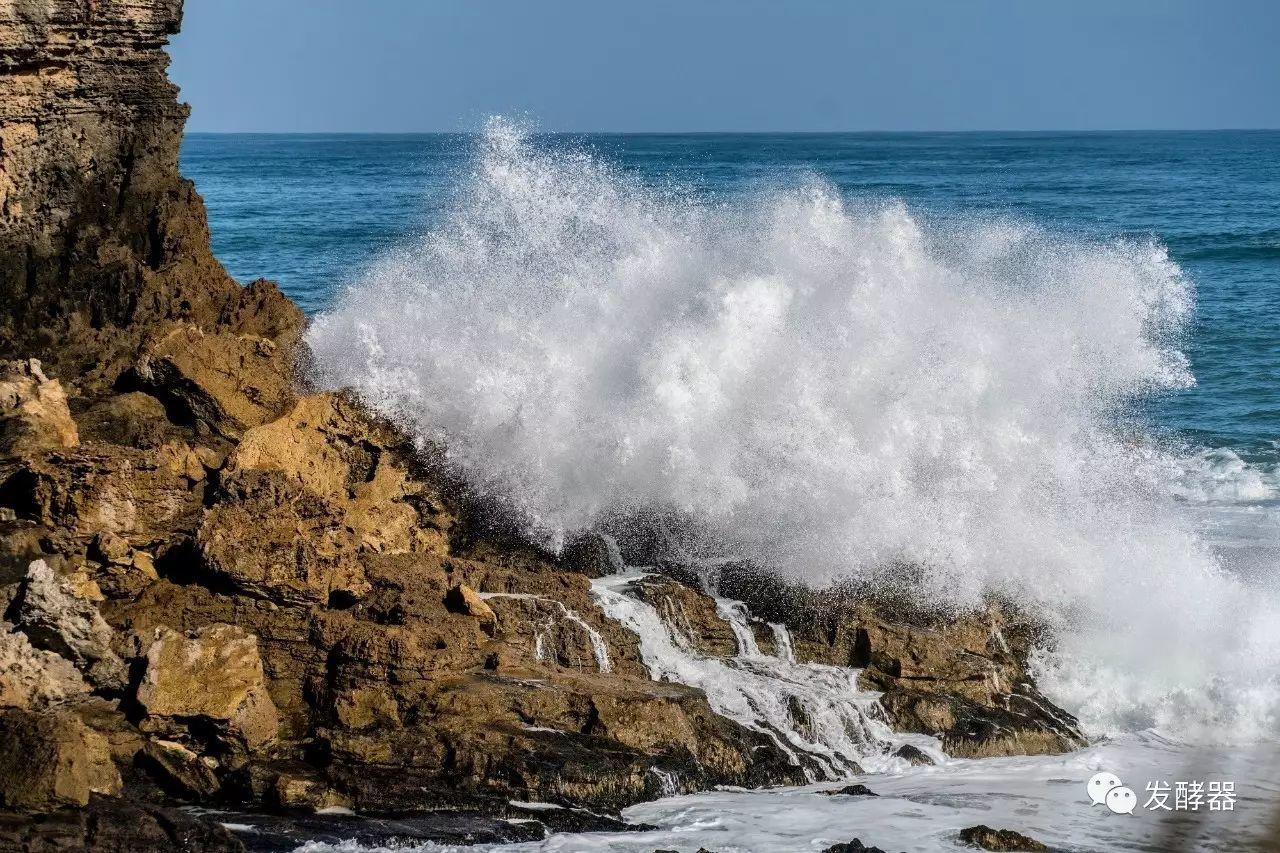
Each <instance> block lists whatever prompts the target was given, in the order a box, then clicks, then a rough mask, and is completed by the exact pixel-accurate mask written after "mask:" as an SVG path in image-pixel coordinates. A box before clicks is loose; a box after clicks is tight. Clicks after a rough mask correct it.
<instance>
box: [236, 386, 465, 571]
mask: <svg viewBox="0 0 1280 853" xmlns="http://www.w3.org/2000/svg"><path fill="white" fill-rule="evenodd" d="M413 454H414V450H413V448H412V447H411V446H410V445H409V444H407V442H406V440H405V438H404V437H403V435H401V434H400V433H398V432H396V431H395V430H394V429H392V428H391V427H390V426H389V425H388V424H385V423H383V422H381V421H378V420H376V419H374V418H372V417H371V416H370V415H369V414H368V412H367V410H365V408H364V407H363V406H361V405H360V404H359V403H357V402H355V401H354V400H353V399H351V398H350V397H349V396H348V395H346V394H336V393H329V394H316V395H312V396H308V397H303V398H302V399H300V400H298V402H297V404H296V405H295V406H294V407H293V408H292V409H291V410H290V411H289V412H287V413H286V414H285V415H284V416H283V417H281V418H279V419H278V420H276V421H273V422H272V423H269V424H266V425H264V426H262V427H259V428H258V429H255V430H251V431H250V432H249V433H247V434H246V435H245V436H244V439H243V440H242V441H241V442H240V444H239V446H238V447H237V448H236V450H235V452H234V453H232V454H231V456H230V457H229V458H228V459H227V466H226V470H225V471H224V476H225V477H227V478H234V477H236V476H237V475H238V474H243V473H247V472H253V471H271V472H281V473H282V474H283V475H284V476H285V478H286V479H287V480H288V481H289V482H290V483H291V484H294V485H297V486H300V487H301V488H302V489H303V490H305V491H306V492H307V493H310V494H314V495H317V496H319V497H321V498H323V499H325V500H326V501H330V502H332V503H333V504H335V505H337V506H338V507H339V508H340V510H341V517H342V522H343V524H345V525H346V526H348V527H350V528H351V529H352V531H354V533H355V535H356V536H357V538H358V542H359V544H360V546H361V547H363V548H367V549H369V550H372V551H376V552H378V553H388V554H395V553H405V552H409V551H425V552H432V553H445V552H446V550H447V547H448V534H449V531H450V530H451V529H452V527H453V526H454V524H455V523H456V518H455V512H454V511H453V510H451V508H450V507H449V506H448V505H447V504H446V502H445V501H444V499H443V497H442V496H441V494H440V493H439V490H438V489H436V488H434V487H433V486H432V485H431V483H430V482H428V481H426V480H424V479H420V478H419V479H414V478H412V477H411V476H410V471H409V469H410V466H411V465H412V464H413V462H412V459H413Z"/></svg>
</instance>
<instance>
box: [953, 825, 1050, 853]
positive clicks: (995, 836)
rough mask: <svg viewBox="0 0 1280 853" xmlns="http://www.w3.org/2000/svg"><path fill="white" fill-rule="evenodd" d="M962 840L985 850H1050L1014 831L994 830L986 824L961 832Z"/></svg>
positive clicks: (1035, 852) (1036, 852)
mask: <svg viewBox="0 0 1280 853" xmlns="http://www.w3.org/2000/svg"><path fill="white" fill-rule="evenodd" d="M960 840H961V841H962V842H964V843H965V844H972V845H973V846H975V847H981V848H982V849H983V850H995V851H1031V853H1042V851H1047V850H1048V849H1049V848H1048V847H1046V846H1044V845H1043V844H1041V843H1040V842H1039V841H1036V840H1035V839H1034V838H1030V837H1028V836H1026V835H1023V834H1022V833H1021V832H1015V831H1013V830H1012V829H992V828H991V827H989V826H987V825H985V824H979V825H977V826H971V827H968V828H967V829H962V830H960Z"/></svg>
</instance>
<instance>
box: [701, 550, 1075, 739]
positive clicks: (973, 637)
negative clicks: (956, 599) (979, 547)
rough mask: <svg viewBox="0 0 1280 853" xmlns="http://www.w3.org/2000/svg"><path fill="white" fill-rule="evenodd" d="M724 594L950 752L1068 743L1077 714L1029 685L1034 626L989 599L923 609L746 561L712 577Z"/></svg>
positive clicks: (897, 722)
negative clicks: (818, 584) (799, 579)
mask: <svg viewBox="0 0 1280 853" xmlns="http://www.w3.org/2000/svg"><path fill="white" fill-rule="evenodd" d="M717 580H718V582H719V584H720V588H721V590H722V591H723V592H724V594H726V595H729V596H731V597H733V598H737V599H741V600H743V601H745V602H747V604H748V605H750V606H751V608H752V610H753V611H755V612H756V613H758V614H760V615H761V616H763V617H764V618H766V619H770V620H776V621H779V622H785V623H786V624H787V626H788V627H789V628H790V631H791V635H792V640H793V646H794V654H795V656H796V659H797V660H798V661H801V662H813V663H823V664H829V665H833V666H851V667H856V668H858V669H861V670H862V676H861V679H860V683H861V684H862V685H863V686H865V687H867V688H869V689H873V690H880V691H883V696H882V697H881V699H880V704H881V705H882V706H883V707H884V709H885V711H886V712H887V714H888V716H889V719H890V721H891V722H892V723H893V725H894V727H895V728H897V729H899V730H901V731H908V732H918V733H920V734H928V735H934V736H936V737H938V739H939V740H940V741H941V742H942V746H943V749H944V750H945V751H946V752H947V753H948V754H950V755H953V756H956V757H965V758H985V757H993V756H1003V755H1038V754H1054V753H1060V752H1068V751H1070V750H1072V749H1077V748H1079V747H1081V746H1083V745H1084V744H1085V739H1084V736H1083V735H1082V734H1081V733H1080V730H1079V727H1078V724H1077V721H1076V720H1075V718H1074V717H1072V716H1071V715H1070V714H1069V713H1067V712H1066V711H1063V710H1062V709H1060V708H1058V707H1056V706H1055V705H1054V704H1053V703H1052V702H1050V701H1049V700H1048V699H1046V698H1045V697H1044V696H1042V695H1041V694H1040V692H1039V691H1038V690H1037V689H1036V688H1035V685H1034V682H1033V680H1032V678H1031V676H1030V675H1029V673H1028V671H1027V660H1028V656H1029V654H1030V649H1031V645H1032V643H1033V641H1034V639H1035V632H1036V628H1035V626H1034V624H1033V623H1032V622H1030V621H1029V620H1026V619H1023V618H1021V617H1019V615H1018V614H1017V613H1016V611H1014V610H1012V609H1011V608H1008V607H1002V606H1001V605H999V604H996V603H992V604H991V605H990V606H989V607H988V608H987V610H985V611H982V612H977V613H972V612H971V613H961V614H929V613H922V612H919V611H916V610H912V609H911V608H910V607H909V606H908V605H905V604H903V603H902V602H893V603H885V602H875V601H873V600H870V599H867V598H863V597H859V596H857V595H852V594H849V593H846V592H842V591H840V590H831V591H827V592H815V591H813V590H808V589H805V588H803V587H800V586H798V585H796V584H794V583H790V582H787V581H783V580H780V579H778V578H775V577H770V576H769V575H767V574H766V573H762V572H760V571H758V570H755V569H752V568H750V567H730V568H729V569H727V570H726V571H724V572H723V573H722V575H721V576H720V577H719V578H718V579H717Z"/></svg>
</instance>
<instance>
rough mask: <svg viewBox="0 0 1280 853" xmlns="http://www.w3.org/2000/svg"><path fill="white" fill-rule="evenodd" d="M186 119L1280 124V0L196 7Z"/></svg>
mask: <svg viewBox="0 0 1280 853" xmlns="http://www.w3.org/2000/svg"><path fill="white" fill-rule="evenodd" d="M170 50H171V53H172V56H173V63H172V67H171V70H170V73H171V76H172V78H173V79H174V81H175V82H176V83H178V84H179V85H180V86H181V87H182V97H183V99H184V100H186V101H187V102H188V103H190V104H191V105H192V114H191V121H190V123H189V125H188V129H189V130H193V131H277V132H338V131H343V132H410V131H458V130H462V131H466V130H475V129H477V128H479V127H480V125H481V124H482V123H483V121H484V119H485V117H487V116H489V115H493V114H503V115H508V116H515V117H519V118H521V119H524V120H528V121H532V122H533V123H535V124H536V125H537V126H538V127H539V128H541V129H543V130H547V131H555V130H570V131H840V130H1090V129H1182V128H1188V129H1200V128H1280V0H542V2H537V0H361V2H351V0H186V14H185V21H184V23H183V31H182V33H180V34H179V35H177V36H175V37H174V39H173V42H172V44H171V48H170Z"/></svg>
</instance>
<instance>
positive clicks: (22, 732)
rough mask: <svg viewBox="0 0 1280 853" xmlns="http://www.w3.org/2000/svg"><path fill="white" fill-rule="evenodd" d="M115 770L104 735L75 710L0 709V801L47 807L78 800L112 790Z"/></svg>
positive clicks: (78, 803)
mask: <svg viewBox="0 0 1280 853" xmlns="http://www.w3.org/2000/svg"><path fill="white" fill-rule="evenodd" d="M120 786H121V781H120V774H119V772H117V771H116V767H115V764H113V763H112V760H111V747H110V744H109V743H108V741H107V739H106V738H105V737H103V736H102V735H101V734H99V733H98V732H96V731H94V730H92V729H90V728H89V727H88V726H86V725H85V724H84V722H83V721H81V719H80V718H79V717H78V716H76V715H75V714H74V713H71V712H69V711H50V712H45V713H35V712H31V711H18V710H10V711H5V712H3V713H0V801H3V803H4V805H5V806H7V807H9V808H15V809H26V810H30V811H49V810H50V809H54V808H57V807H58V806H64V805H75V806H83V805H86V804H87V803H88V802H89V796H90V795H91V794H95V793H96V794H115V793H117V792H119V790H120Z"/></svg>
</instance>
